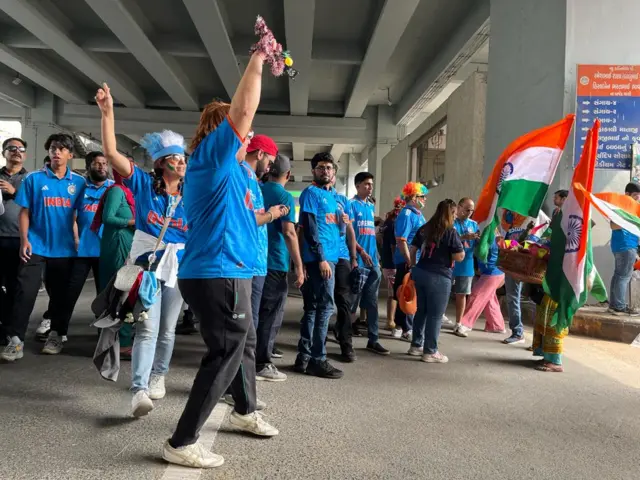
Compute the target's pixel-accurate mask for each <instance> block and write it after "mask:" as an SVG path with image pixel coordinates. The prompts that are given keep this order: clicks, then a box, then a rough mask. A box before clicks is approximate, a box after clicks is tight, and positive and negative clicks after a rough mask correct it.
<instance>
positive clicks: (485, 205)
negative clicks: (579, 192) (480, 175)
mask: <svg viewBox="0 0 640 480" xmlns="http://www.w3.org/2000/svg"><path fill="white" fill-rule="evenodd" d="M574 118H575V115H567V117H566V118H565V119H564V120H561V121H560V122H558V123H555V124H553V125H549V126H547V127H544V128H541V129H539V130H535V131H533V132H531V133H528V134H527V135H524V136H522V137H520V138H518V139H517V140H515V141H514V142H512V143H511V145H509V146H508V147H507V149H506V150H505V151H504V152H503V153H502V155H501V156H500V158H499V159H498V161H497V162H496V165H495V166H494V167H493V172H492V173H491V176H490V177H489V180H488V181H487V183H486V184H485V186H484V188H483V189H482V193H481V194H480V199H479V200H478V205H477V206H476V211H475V213H474V216H473V218H474V220H475V221H477V222H478V223H479V224H480V228H481V229H482V236H481V238H480V241H479V243H478V247H477V255H478V257H479V258H480V259H481V260H484V259H486V258H487V253H488V251H489V247H490V246H491V245H492V244H493V242H494V239H495V229H496V227H497V226H498V225H500V220H499V215H500V214H499V212H498V210H499V209H505V210H509V211H511V212H515V213H518V214H520V215H524V216H526V217H533V218H536V217H537V216H538V212H539V210H540V207H541V206H542V202H543V201H544V197H545V196H546V195H547V191H548V190H549V184H550V183H551V181H552V180H553V177H554V175H555V173H556V169H557V168H558V163H559V162H560V157H561V156H562V151H563V150H564V147H565V145H566V144H567V139H568V138H569V133H570V132H571V127H572V126H573V121H574Z"/></svg>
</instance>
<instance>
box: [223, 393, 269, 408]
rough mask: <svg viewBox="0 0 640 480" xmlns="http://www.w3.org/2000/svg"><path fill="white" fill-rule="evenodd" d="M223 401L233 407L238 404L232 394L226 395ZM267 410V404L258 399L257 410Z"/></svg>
mask: <svg viewBox="0 0 640 480" xmlns="http://www.w3.org/2000/svg"><path fill="white" fill-rule="evenodd" d="M222 399H223V400H224V403H226V404H227V405H231V406H232V407H235V406H236V402H235V400H234V399H233V395H231V394H230V393H226V394H225V395H224V397H222ZM265 408H267V404H266V403H265V402H263V401H262V400H260V399H259V398H256V410H264V409H265Z"/></svg>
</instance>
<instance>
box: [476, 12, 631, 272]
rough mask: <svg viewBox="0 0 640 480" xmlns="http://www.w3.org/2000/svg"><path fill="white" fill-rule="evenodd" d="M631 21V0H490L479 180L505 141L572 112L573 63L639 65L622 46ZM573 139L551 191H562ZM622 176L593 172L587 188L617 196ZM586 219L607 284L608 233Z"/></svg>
mask: <svg viewBox="0 0 640 480" xmlns="http://www.w3.org/2000/svg"><path fill="white" fill-rule="evenodd" d="M614 3H615V4H614ZM638 16H640V2H638V1H637V0H617V1H616V2H602V1H601V0H538V1H536V2H531V1H530V0H491V40H490V51H489V78H488V93H487V122H486V149H485V154H486V155H485V165H484V178H487V176H488V174H489V172H490V171H491V169H492V168H493V165H494V163H495V160H496V159H497V158H498V155H499V154H500V153H501V152H502V150H503V149H504V148H505V147H506V146H507V144H508V143H509V142H510V141H512V140H513V139H515V138H516V137H518V136H519V135H522V134H523V133H526V132H528V131H530V130H533V129H535V128H538V127H541V126H543V125H546V124H550V123H553V122H555V121H557V120H559V119H561V118H562V117H563V116H564V115H566V114H567V113H572V112H575V102H576V65H577V64H613V65H625V64H626V65H638V64H640V50H638V49H637V48H634V46H633V44H632V43H629V38H630V37H629V35H632V33H630V32H634V31H636V30H637V18H638ZM573 140H574V139H573V135H572V136H571V138H570V139H569V143H568V144H567V148H566V150H565V155H564V157H563V159H562V163H561V165H560V167H559V169H558V173H557V175H556V179H555V182H554V184H553V185H552V187H551V191H554V190H555V189H559V188H568V186H569V183H570V180H571V176H572V174H573V163H572V159H573ZM629 179H630V172H629V171H628V170H626V171H614V170H596V174H595V179H594V191H596V192H597V191H617V192H621V191H623V190H624V185H625V184H626V183H627V182H628V181H629ZM548 208H549V205H547V209H548ZM594 220H595V222H596V227H595V228H594V229H593V234H592V241H593V246H594V255H595V263H596V265H597V268H598V270H599V271H600V273H601V275H602V277H603V279H604V281H605V283H607V284H608V282H609V279H610V277H611V274H612V273H613V258H612V256H611V252H610V248H609V245H608V242H609V240H610V237H611V232H610V229H609V227H608V225H607V224H606V222H605V221H604V220H603V218H602V217H601V216H600V215H599V214H597V213H596V214H594Z"/></svg>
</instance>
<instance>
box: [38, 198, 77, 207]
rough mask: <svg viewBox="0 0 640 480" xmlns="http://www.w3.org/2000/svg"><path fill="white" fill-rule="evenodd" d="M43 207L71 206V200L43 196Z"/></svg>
mask: <svg viewBox="0 0 640 480" xmlns="http://www.w3.org/2000/svg"><path fill="white" fill-rule="evenodd" d="M43 200H44V206H45V207H56V208H57V207H60V208H71V200H70V199H68V198H64V197H44V199H43Z"/></svg>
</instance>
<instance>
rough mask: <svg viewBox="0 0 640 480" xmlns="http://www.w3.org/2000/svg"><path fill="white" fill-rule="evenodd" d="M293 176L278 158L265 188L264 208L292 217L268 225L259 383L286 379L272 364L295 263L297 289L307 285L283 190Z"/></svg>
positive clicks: (289, 199) (291, 203) (291, 209)
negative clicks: (279, 207) (280, 207)
mask: <svg viewBox="0 0 640 480" xmlns="http://www.w3.org/2000/svg"><path fill="white" fill-rule="evenodd" d="M290 176H291V162H290V161H289V159H288V158H287V157H285V156H283V155H278V156H277V157H276V159H275V160H274V162H273V163H272V164H271V167H270V168H269V174H268V181H267V182H265V183H264V184H263V185H262V186H261V189H262V194H263V196H264V206H265V208H270V207H272V206H274V205H285V206H286V207H287V208H288V209H289V213H287V214H286V215H285V216H283V217H282V218H280V219H279V220H277V221H275V222H273V223H270V224H269V225H268V233H269V255H268V257H267V276H266V278H265V282H264V289H263V291H262V299H261V301H260V311H259V321H258V331H257V337H258V339H257V343H256V380H263V381H269V382H282V381H284V380H286V379H287V376H286V375H285V374H284V373H282V372H280V371H279V370H278V369H277V368H276V366H275V365H274V364H273V363H272V362H271V357H272V356H273V350H274V344H275V339H276V335H277V334H278V330H279V329H280V326H281V325H282V319H283V316H284V306H285V302H286V300H287V291H288V289H289V282H288V280H287V277H288V272H289V264H290V262H291V261H293V265H294V273H295V277H296V280H295V286H296V287H297V288H300V287H301V286H302V284H303V283H304V266H303V264H302V259H301V257H300V249H299V248H298V237H297V235H296V230H295V222H296V220H295V214H296V212H295V202H294V200H293V196H292V195H291V194H290V193H289V192H287V191H286V190H285V189H284V186H285V185H286V184H287V181H288V180H289V177H290Z"/></svg>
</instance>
